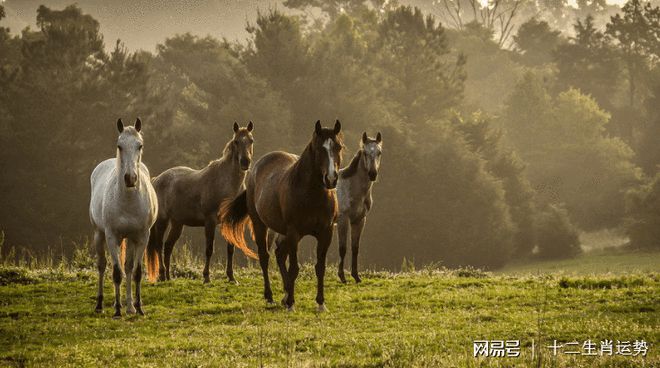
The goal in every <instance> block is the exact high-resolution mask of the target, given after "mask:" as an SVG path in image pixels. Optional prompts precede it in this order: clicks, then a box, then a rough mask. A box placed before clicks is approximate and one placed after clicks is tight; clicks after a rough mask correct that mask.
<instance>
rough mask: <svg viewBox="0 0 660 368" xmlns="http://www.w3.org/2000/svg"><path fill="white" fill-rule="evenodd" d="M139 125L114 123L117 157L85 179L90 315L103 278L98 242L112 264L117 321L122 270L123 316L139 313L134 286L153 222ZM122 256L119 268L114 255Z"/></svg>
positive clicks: (154, 206) (137, 291) (102, 254)
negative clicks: (92, 285) (90, 243)
mask: <svg viewBox="0 0 660 368" xmlns="http://www.w3.org/2000/svg"><path fill="white" fill-rule="evenodd" d="M141 128H142V122H141V121H140V119H137V121H136V122H135V127H130V126H129V127H126V128H125V127H124V124H123V123H122V121H121V119H119V120H117V129H118V130H119V138H118V139H117V157H116V158H111V159H107V160H105V161H103V162H101V163H100V164H99V165H98V166H96V168H95V169H94V171H93V172H92V176H91V184H92V197H91V200H90V203H89V217H90V220H91V221H92V225H93V226H94V246H95V247H96V252H97V254H98V261H97V266H98V271H99V289H98V294H97V301H96V311H97V312H101V311H102V310H103V274H104V272H105V266H106V259H105V250H104V247H103V244H104V241H105V243H106V244H107V246H108V252H109V253H110V257H111V259H112V267H113V268H112V280H113V281H114V284H115V314H114V317H113V318H119V317H121V302H120V300H119V295H120V286H121V279H122V276H123V271H122V266H124V267H123V268H124V269H125V271H126V313H128V314H134V313H136V312H137V313H139V314H140V315H144V312H143V311H142V299H141V297H140V281H141V279H142V265H143V254H144V251H145V247H146V246H147V241H148V239H149V229H151V226H152V225H153V224H154V222H155V221H156V214H157V212H158V200H157V199H156V192H155V191H154V188H153V187H152V186H151V180H150V176H149V170H148V169H147V167H146V166H145V165H144V164H143V163H142V162H141V160H142V144H143V141H142V135H141V134H140V130H141ZM123 252H125V253H126V261H125V264H124V265H122V264H121V263H122V262H123V260H121V259H120V258H123V257H121V255H120V253H123ZM133 278H134V280H135V302H133V298H132V294H131V281H132V280H133Z"/></svg>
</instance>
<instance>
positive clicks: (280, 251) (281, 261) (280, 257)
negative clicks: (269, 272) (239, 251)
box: [269, 233, 289, 306]
mask: <svg viewBox="0 0 660 368" xmlns="http://www.w3.org/2000/svg"><path fill="white" fill-rule="evenodd" d="M274 237H275V235H274V234H273V233H270V234H269V238H274ZM269 241H270V239H269ZM275 243H276V248H275V257H276V258H277V266H278V267H279V269H280V276H281V277H282V285H283V288H284V297H283V298H282V305H284V306H286V305H287V301H288V299H289V296H288V293H287V290H289V281H288V280H289V271H288V270H287V269H286V259H287V258H288V256H289V250H288V249H287V248H286V244H287V243H286V242H285V241H284V239H283V238H282V236H281V235H277V239H276V240H275Z"/></svg>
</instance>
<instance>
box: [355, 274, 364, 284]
mask: <svg viewBox="0 0 660 368" xmlns="http://www.w3.org/2000/svg"><path fill="white" fill-rule="evenodd" d="M353 278H354V279H355V283H356V284H359V283H361V282H362V279H361V278H360V276H358V275H353Z"/></svg>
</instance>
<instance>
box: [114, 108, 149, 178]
mask: <svg viewBox="0 0 660 368" xmlns="http://www.w3.org/2000/svg"><path fill="white" fill-rule="evenodd" d="M117 130H119V138H117V164H118V168H119V176H120V178H123V179H124V184H125V185H126V187H127V188H134V187H135V186H136V185H138V183H139V182H140V180H139V179H140V177H139V175H140V168H139V165H140V161H142V145H143V143H144V142H143V140H142V134H140V131H141V130H142V121H140V119H139V118H138V119H137V121H136V122H135V126H134V127H132V126H128V127H124V123H123V122H122V121H121V119H119V120H117Z"/></svg>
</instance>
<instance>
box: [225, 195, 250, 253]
mask: <svg viewBox="0 0 660 368" xmlns="http://www.w3.org/2000/svg"><path fill="white" fill-rule="evenodd" d="M219 217H220V218H219V220H220V221H219V222H220V232H221V233H222V236H223V237H224V238H225V239H227V241H228V242H230V243H232V244H234V245H235V246H237V247H238V248H239V249H240V250H241V251H243V253H244V254H245V255H246V256H248V257H250V258H252V259H258V257H257V255H256V254H255V253H254V252H253V251H252V249H250V248H248V246H247V243H246V242H245V226H246V225H247V226H248V227H250V229H252V221H250V217H249V216H248V208H247V191H245V190H244V191H242V192H241V193H240V194H239V195H238V196H236V198H234V199H232V200H227V201H225V202H223V203H222V205H221V206H220V216H219Z"/></svg>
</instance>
